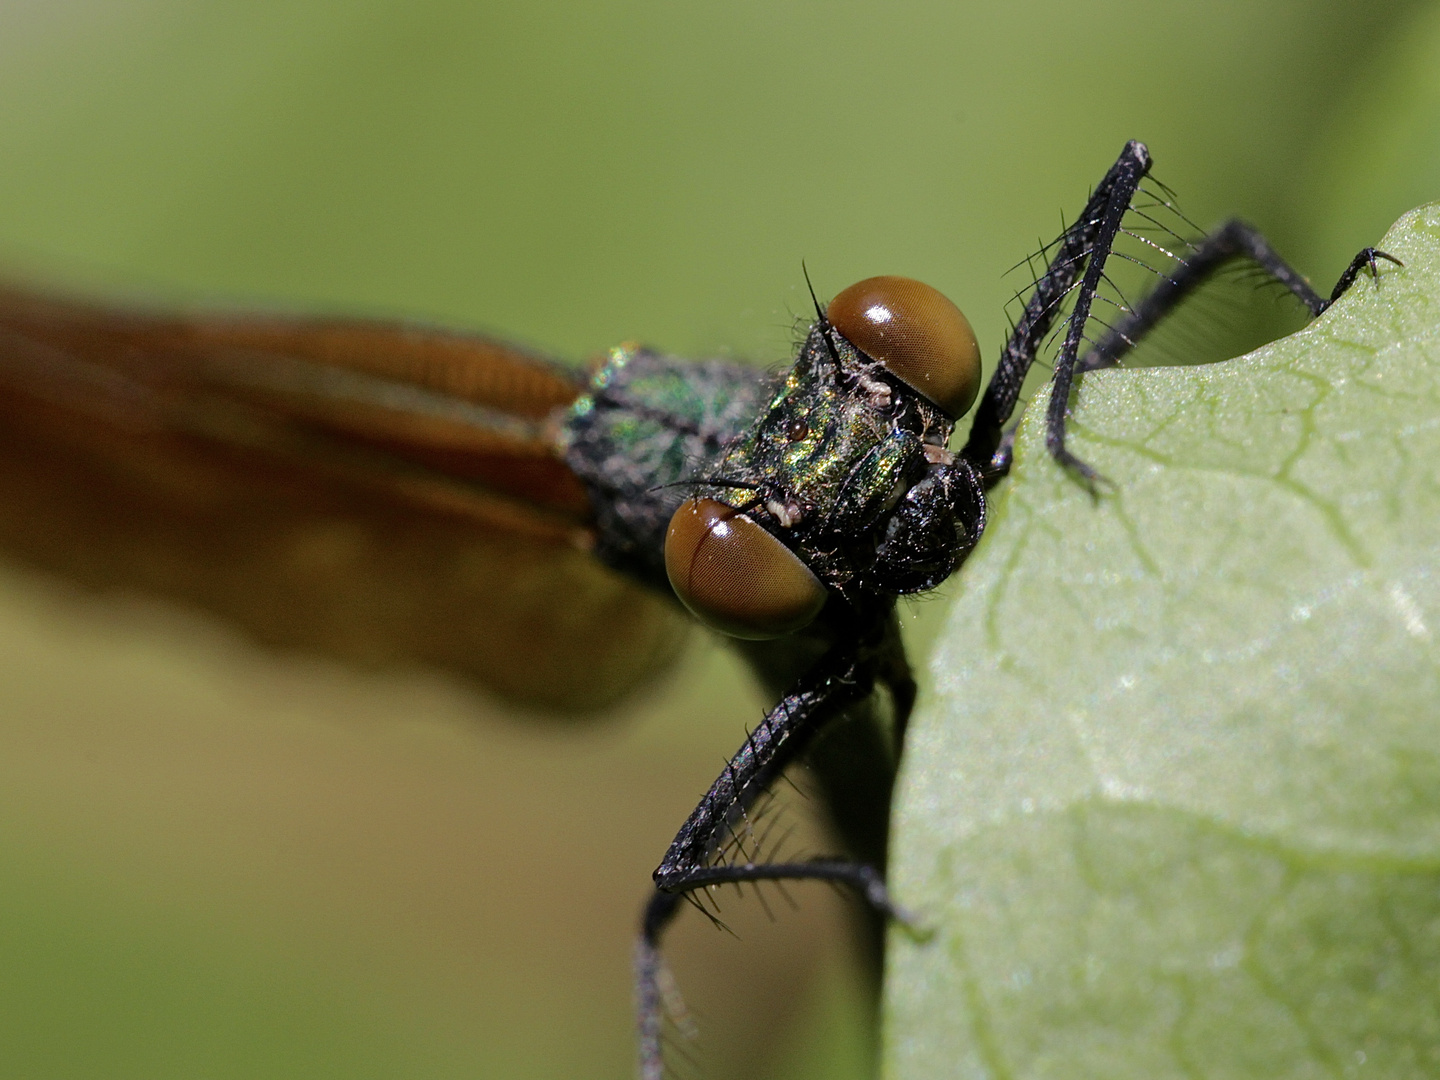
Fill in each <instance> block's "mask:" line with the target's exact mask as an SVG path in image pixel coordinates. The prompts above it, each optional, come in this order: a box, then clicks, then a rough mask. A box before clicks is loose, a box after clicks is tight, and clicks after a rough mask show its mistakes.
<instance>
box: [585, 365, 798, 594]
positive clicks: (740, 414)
mask: <svg viewBox="0 0 1440 1080" xmlns="http://www.w3.org/2000/svg"><path fill="white" fill-rule="evenodd" d="M776 381H777V380H776V377H775V376H774V375H770V374H767V373H766V372H764V371H759V370H757V369H755V368H753V367H749V366H746V365H744V364H737V363H734V362H732V361H725V360H707V361H700V362H695V361H690V360H681V359H678V358H677V357H673V356H662V355H660V354H658V353H654V352H651V351H650V350H648V349H642V348H639V347H638V346H634V345H625V346H621V347H619V348H616V349H613V350H611V353H610V357H609V359H608V361H607V362H606V363H605V365H604V366H603V367H601V368H600V370H599V371H597V372H596V373H595V376H594V378H593V379H592V380H591V383H590V388H589V392H588V393H586V394H585V395H584V396H583V397H581V398H580V399H579V400H577V401H576V402H575V404H574V405H573V406H571V408H570V410H569V413H568V414H567V416H566V417H565V420H564V423H563V426H562V432H561V442H562V446H563V450H564V454H565V460H566V463H567V464H568V465H569V466H570V468H571V469H572V470H573V471H574V472H575V474H576V475H577V476H579V477H580V479H581V480H583V481H584V482H585V485H586V487H587V488H589V490H590V496H591V502H592V503H593V504H594V507H595V516H596V526H597V529H596V531H597V541H596V551H595V554H596V555H597V556H598V557H599V558H600V559H601V560H603V561H604V562H606V563H608V564H610V565H611V566H614V567H615V568H617V569H619V570H622V571H624V572H626V573H629V574H632V575H634V576H636V577H639V578H640V579H641V580H643V581H646V582H648V583H649V584H651V585H653V586H654V587H655V588H658V589H662V590H665V591H669V587H670V586H669V583H668V581H667V580H666V577H665V558H664V547H665V530H666V528H667V527H668V526H669V524H670V517H671V515H672V514H674V512H675V509H676V507H678V506H679V505H680V503H681V502H682V501H684V499H685V498H686V497H687V496H689V495H690V494H691V489H690V487H689V486H688V485H686V484H685V483H684V481H687V480H690V479H692V478H694V477H697V476H707V475H713V472H714V467H715V462H716V461H717V460H718V459H719V458H720V457H721V456H722V455H723V454H724V452H725V450H726V448H727V447H728V446H730V445H731V444H732V443H734V442H735V441H736V440H737V439H739V438H740V437H741V436H742V435H743V434H744V432H745V431H746V430H747V429H748V428H749V427H750V426H751V425H753V424H754V422H755V418H756V417H757V416H758V415H759V414H760V413H761V411H762V410H763V409H764V406H765V401H766V399H767V398H769V396H770V395H771V394H772V393H773V392H774V390H775V385H776Z"/></svg>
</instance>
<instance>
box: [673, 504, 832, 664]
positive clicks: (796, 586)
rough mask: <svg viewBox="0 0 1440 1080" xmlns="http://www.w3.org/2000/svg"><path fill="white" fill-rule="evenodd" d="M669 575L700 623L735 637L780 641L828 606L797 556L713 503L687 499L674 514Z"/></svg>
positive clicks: (742, 517)
mask: <svg viewBox="0 0 1440 1080" xmlns="http://www.w3.org/2000/svg"><path fill="white" fill-rule="evenodd" d="M665 572H666V573H667V574H668V575H669V576H670V585H671V587H672V588H673V589H674V590H675V595H676V596H678V597H680V600H681V602H682V603H684V605H685V606H686V607H687V608H689V609H690V610H691V611H692V612H694V613H695V615H696V617H697V618H699V619H700V620H701V621H702V622H704V623H706V624H707V625H709V626H712V627H714V628H715V629H716V630H719V631H721V632H722V633H726V634H730V635H731V636H733V637H740V638H772V637H780V636H781V635H782V634H788V633H790V631H792V630H798V629H800V627H802V626H804V625H805V624H806V623H808V622H810V621H811V620H812V619H814V618H815V616H816V615H818V614H820V609H821V608H822V607H824V606H825V596H826V593H825V586H824V585H822V584H821V583H820V579H819V578H817V577H816V576H815V575H814V574H812V573H811V572H810V568H809V567H808V566H806V565H805V564H804V563H803V562H801V561H800V558H799V557H798V556H797V555H796V554H795V553H794V552H793V551H791V550H790V549H789V548H787V547H786V546H785V545H784V544H782V543H781V542H780V541H779V540H777V539H775V537H773V536H771V535H770V534H769V533H768V532H766V531H765V530H764V529H763V528H761V527H760V526H759V525H757V524H755V522H753V521H751V520H750V519H749V518H748V517H746V516H745V515H744V514H742V513H740V511H738V510H736V509H735V508H734V507H733V506H726V505H725V504H724V503H722V502H718V501H717V500H715V499H688V500H686V501H685V502H684V503H682V504H681V506H680V509H678V510H676V511H675V516H674V517H672V518H671V519H670V528H669V530H668V531H667V532H666V533H665Z"/></svg>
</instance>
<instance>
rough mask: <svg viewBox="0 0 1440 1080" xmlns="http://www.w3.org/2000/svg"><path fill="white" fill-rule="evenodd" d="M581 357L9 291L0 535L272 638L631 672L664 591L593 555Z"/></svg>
mask: <svg viewBox="0 0 1440 1080" xmlns="http://www.w3.org/2000/svg"><path fill="white" fill-rule="evenodd" d="M580 387H581V383H580V381H579V379H578V377H577V376H576V375H574V374H572V373H571V372H569V371H567V370H565V369H564V368H562V367H560V366H558V365H554V364H550V363H548V362H546V361H544V360H542V359H540V358H538V357H536V356H533V355H531V354H529V353H526V352H524V351H522V350H519V349H515V348H512V347H510V346H506V345H503V344H500V343H497V342H494V341H491V340H488V339H485V338H479V337H474V336H467V335H461V334H455V333H449V332H444V331H436V330H424V329H420V328H416V327H413V326H407V325H403V324H390V323H380V322H364V321H358V320H357V321H344V320H318V319H317V320H306V319H279V318H270V317H245V316H240V317H176V316H170V315H152V314H146V313H140V312H134V311H123V310H112V309H107V308H102V307H98V306H91V305H86V304H82V303H76V302H73V301H64V300H57V299H53V298H50V297H45V296H41V295H37V294H34V293H28V292H24V291H21V290H17V289H0V424H3V432H0V504H3V505H0V545H3V546H5V547H6V548H8V549H9V550H10V551H12V552H13V553H15V554H18V555H20V556H22V557H24V558H26V559H27V560H29V561H32V562H35V563H39V564H41V565H43V566H45V567H47V568H49V569H52V570H58V571H60V572H62V573H65V574H68V575H69V576H71V577H73V578H76V579H79V580H81V581H84V582H86V583H88V584H91V585H95V586H100V587H109V586H116V585H126V586H139V587H142V588H146V589H150V590H155V591H159V592H162V593H164V594H166V595H170V596H172V597H177V598H180V599H183V600H186V601H189V602H192V603H199V604H201V605H203V606H204V607H206V608H208V609H210V610H211V611H214V612H216V613H218V614H220V615H222V616H225V617H227V618H230V619H232V620H235V621H237V622H239V623H240V624H242V625H243V626H245V627H246V628H247V629H248V630H250V631H251V632H252V633H254V634H256V635H257V636H258V637H260V638H261V639H263V640H265V641H268V642H272V643H277V644H284V645H294V646H301V647H307V648H316V649H320V650H323V651H325V652H327V653H330V654H333V655H338V656H341V657H343V658H346V659H351V660H361V661H366V662H375V663H388V662H396V661H413V660H422V661H426V662H431V663H440V664H443V665H445V666H447V667H451V668H454V669H457V670H459V671H462V672H464V673H467V674H469V675H472V676H475V677H478V678H479V679H480V680H481V681H483V682H484V683H486V684H487V685H488V686H490V687H491V688H492V689H496V690H499V691H500V692H502V693H505V694H507V695H510V696H513V697H517V698H521V699H523V700H526V701H530V702H533V703H536V704H540V705H545V706H550V707H558V708H563V709H580V708H588V707H593V706H596V705H600V704H604V703H606V702H608V701H610V700H613V699H614V698H616V697H618V696H620V695H621V694H623V693H624V692H625V691H626V690H627V689H629V688H630V687H631V686H632V685H633V684H634V683H636V682H638V681H640V680H642V679H643V678H645V677H646V676H647V675H648V674H650V673H651V672H652V671H653V670H654V669H656V668H657V667H659V666H661V665H663V663H664V662H666V660H668V658H669V656H670V655H671V654H673V652H674V651H675V642H676V641H677V640H678V639H679V637H680V635H678V634H677V633H676V617H675V616H674V615H673V613H672V611H671V610H670V608H671V605H669V604H668V603H667V602H665V601H663V600H662V599H661V598H658V597H655V596H653V595H651V594H650V593H648V592H646V591H645V590H643V589H642V588H641V587H639V586H637V585H634V584H632V583H630V582H628V581H625V580H623V579H621V578H619V577H617V576H616V575H614V574H612V573H611V572H609V571H608V570H606V569H605V568H603V567H601V566H600V565H599V564H598V563H596V562H595V561H594V560H593V559H591V558H590V557H589V556H588V555H586V554H585V553H584V550H583V549H584V547H585V545H586V543H587V541H588V539H589V517H590V508H589V505H588V502H587V499H586V495H585V492H584V490H583V489H582V488H581V486H580V485H579V483H578V481H576V480H575V478H574V477H573V475H571V474H570V472H569V470H568V469H566V468H565V466H564V464H563V462H562V461H560V459H559V457H558V455H557V452H556V449H555V441H554V437H553V427H554V424H555V422H556V410H558V409H561V408H563V407H564V406H566V405H568V404H569V403H570V402H571V401H572V400H573V399H574V397H575V396H576V395H577V394H578V393H579V390H580Z"/></svg>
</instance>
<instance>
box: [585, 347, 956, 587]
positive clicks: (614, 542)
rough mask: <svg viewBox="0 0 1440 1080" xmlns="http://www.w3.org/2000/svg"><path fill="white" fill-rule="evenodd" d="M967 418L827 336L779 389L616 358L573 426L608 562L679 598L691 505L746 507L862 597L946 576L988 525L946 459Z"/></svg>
mask: <svg viewBox="0 0 1440 1080" xmlns="http://www.w3.org/2000/svg"><path fill="white" fill-rule="evenodd" d="M952 426H953V421H952V420H951V419H950V418H949V417H948V416H946V415H945V414H944V413H943V412H942V411H941V410H940V409H939V408H938V407H937V406H935V405H934V404H933V403H931V402H930V401H928V400H926V399H925V398H924V397H923V396H922V395H920V394H919V393H917V392H916V391H915V390H913V389H911V388H910V387H908V386H906V385H905V384H904V383H902V382H901V381H900V380H898V379H896V378H895V377H894V376H892V375H891V374H890V373H889V372H887V371H886V370H885V369H884V368H883V367H882V366H881V365H880V364H879V363H878V362H876V361H874V360H872V359H871V358H869V357H868V356H866V355H865V354H864V353H861V352H860V351H859V350H857V349H856V348H855V347H854V346H852V345H851V344H850V343H849V342H848V341H846V340H845V339H844V338H843V337H842V336H841V335H840V334H838V333H836V332H835V331H833V330H832V329H830V328H829V327H824V328H822V327H820V326H818V325H817V326H816V327H813V328H812V329H811V330H810V332H809V334H808V336H807V337H806V339H805V342H804V343H803V344H802V345H801V347H800V353H799V356H798V357H797V359H796V361H795V364H794V366H793V367H792V368H791V369H790V371H789V372H788V373H787V374H786V375H785V376H784V377H783V378H777V377H776V376H773V375H766V374H764V373H762V372H757V371H756V370H755V369H754V368H751V367H746V366H744V365H741V364H736V363H732V362H728V361H721V360H711V361H702V362H699V363H694V362H687V361H684V360H678V359H676V358H674V357H668V356H661V355H659V354H656V353H653V352H650V351H648V350H645V349H640V348H636V347H633V346H627V347H623V348H620V349H616V350H615V351H614V352H613V353H612V354H611V357H610V360H609V362H608V363H607V364H606V365H605V366H604V367H603V368H602V369H601V370H600V371H599V372H598V373H597V374H596V376H595V377H594V379H593V381H592V383H591V387H590V391H589V393H587V394H586V395H585V396H584V397H582V398H580V399H579V400H578V401H577V402H576V403H575V405H574V406H572V407H571V409H570V410H569V413H568V414H567V416H566V417H565V420H564V424H563V429H562V436H561V439H562V444H563V448H564V453H565V460H566V462H567V463H568V464H569V465H570V468H571V469H572V470H573V471H574V472H575V474H576V475H577V476H579V477H580V478H581V479H582V480H583V481H584V482H585V484H586V486H587V487H588V488H589V490H590V493H591V499H592V502H593V503H594V506H595V512H596V519H597V520H596V524H597V542H596V554H597V555H598V556H599V557H600V558H601V559H602V560H604V561H605V562H607V563H609V564H610V565H612V566H615V567H616V568H618V569H620V570H623V571H625V572H626V573H629V574H632V575H634V576H637V577H639V578H641V579H642V580H645V581H648V582H650V583H651V584H653V585H654V586H655V587H657V588H661V589H667V588H668V585H667V581H666V577H665V563H664V543H665V530H666V528H667V527H668V525H669V522H670V517H671V515H672V514H673V513H674V512H675V509H676V508H677V507H678V506H679V505H680V503H681V502H682V501H683V500H684V499H686V498H688V497H691V496H708V497H710V498H714V499H718V500H720V501H722V502H725V503H727V504H729V505H731V506H734V507H736V508H737V509H740V510H743V511H744V512H745V513H746V514H747V515H748V516H749V517H750V518H751V519H753V520H754V521H755V522H757V523H758V524H759V525H760V526H761V527H763V528H765V529H766V530H768V531H769V532H770V533H772V534H773V535H775V536H776V537H778V538H779V539H780V540H781V541H782V542H783V543H785V544H786V545H787V546H788V547H790V549H791V550H793V551H794V552H795V553H796V554H797V555H799V556H800V558H801V559H803V560H804V561H805V563H806V564H807V565H808V566H809V567H810V568H811V570H812V571H814V573H815V574H816V576H818V577H819V578H820V579H821V580H822V581H824V582H825V584H826V585H828V586H829V587H830V588H831V589H833V590H835V591H836V592H837V593H839V594H840V595H841V596H843V597H846V598H847V599H848V600H851V601H853V600H855V599H857V598H858V597H859V595H860V594H862V593H871V594H875V595H890V596H893V595H895V594H897V593H905V592H915V591H918V590H921V589H928V588H931V587H933V586H934V585H936V584H938V583H939V582H940V581H942V580H944V578H945V577H946V576H948V575H949V573H950V572H951V570H953V569H954V567H955V565H956V564H957V563H958V562H959V560H960V558H962V557H963V556H964V553H965V552H967V551H968V550H969V549H970V547H971V546H973V544H974V542H975V540H976V539H977V538H978V536H979V532H980V529H981V527H982V526H983V522H984V495H983V491H982V487H981V484H980V481H979V477H978V474H975V473H974V470H973V469H971V468H970V466H968V465H966V464H965V463H963V462H960V461H956V460H954V459H952V458H951V456H950V454H949V453H948V452H947V451H946V450H945V443H946V441H947V440H948V439H949V437H950V431H951V428H952Z"/></svg>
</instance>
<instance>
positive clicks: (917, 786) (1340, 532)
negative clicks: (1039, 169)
mask: <svg viewBox="0 0 1440 1080" xmlns="http://www.w3.org/2000/svg"><path fill="white" fill-rule="evenodd" d="M1380 246H1381V247H1383V248H1384V249H1385V250H1387V251H1389V252H1392V253H1394V254H1395V255H1396V256H1398V257H1399V258H1400V259H1402V260H1404V262H1405V266H1404V268H1403V269H1402V268H1395V267H1385V268H1384V269H1383V270H1382V271H1381V279H1380V281H1379V282H1378V283H1377V282H1374V281H1372V280H1371V279H1370V278H1369V277H1368V276H1365V277H1362V278H1361V279H1360V281H1359V282H1358V283H1357V284H1356V286H1355V287H1354V288H1352V289H1351V290H1350V292H1349V293H1348V294H1347V295H1346V296H1345V297H1344V298H1342V299H1341V301H1340V302H1338V303H1337V304H1336V305H1335V306H1334V307H1333V308H1332V309H1331V310H1330V311H1328V312H1327V313H1326V314H1325V315H1324V316H1322V317H1321V318H1320V319H1318V320H1316V321H1315V322H1314V323H1313V324H1312V325H1311V326H1309V327H1308V328H1306V329H1305V330H1303V331H1301V332H1300V333H1298V334H1296V335H1294V336H1292V337H1289V338H1286V339H1284V340H1281V341H1278V342H1276V343H1274V344H1272V345H1269V346H1267V347H1265V348H1263V349H1261V350H1259V351H1257V352H1255V353H1252V354H1250V355H1248V356H1245V357H1241V358H1239V359H1236V360H1232V361H1228V362H1226V363H1223V364H1217V365H1211V366H1206V367H1192V368H1157V369H1149V370H1130V371H1126V370H1116V371H1107V372H1101V373H1096V374H1093V375H1089V376H1086V377H1085V379H1084V380H1083V385H1082V386H1081V388H1080V390H1079V393H1078V396H1077V399H1076V401H1075V402H1074V403H1073V405H1072V408H1073V418H1074V419H1073V426H1072V428H1071V430H1072V432H1073V435H1074V440H1073V448H1074V449H1075V450H1076V452H1077V453H1078V454H1079V455H1080V457H1081V458H1083V459H1084V460H1087V461H1089V462H1090V463H1092V464H1093V465H1095V466H1096V467H1097V468H1098V469H1099V470H1100V471H1101V472H1102V473H1103V474H1104V475H1105V476H1107V477H1108V478H1110V480H1112V481H1113V483H1114V487H1113V489H1109V490H1106V491H1105V492H1103V493H1102V495H1101V496H1100V497H1099V499H1098V500H1094V499H1092V498H1091V497H1090V496H1089V495H1088V494H1087V493H1086V491H1085V490H1084V489H1083V488H1082V487H1081V485H1079V484H1078V483H1076V482H1075V481H1074V480H1073V479H1071V478H1070V477H1068V476H1067V475H1066V474H1065V473H1063V472H1062V471H1061V470H1060V469H1059V468H1058V467H1057V466H1055V465H1054V463H1053V462H1052V461H1051V460H1050V458H1049V457H1048V455H1047V454H1046V453H1045V449H1044V432H1043V415H1044V407H1043V401H1040V402H1037V403H1036V404H1035V406H1034V407H1032V408H1030V409H1029V411H1028V413H1027V415H1026V418H1025V421H1024V424H1023V425H1022V428H1021V433H1020V438H1019V441H1018V445H1017V457H1016V467H1015V469H1014V471H1013V473H1012V475H1011V478H1010V480H1009V481H1008V482H1007V485H1006V486H1005V487H1004V488H1003V489H1001V491H999V492H997V499H996V505H995V506H994V507H993V517H992V520H991V524H990V527H989V529H988V531H987V533H986V536H985V539H984V541H983V543H982V545H981V547H980V548H979V549H978V550H977V551H976V553H975V555H974V556H973V557H972V558H971V560H970V562H969V563H968V564H967V565H966V567H965V569H964V571H963V572H962V575H961V587H960V590H959V595H958V596H957V598H956V601H955V604H954V607H953V609H952V611H951V613H950V618H949V623H948V625H947V627H946V630H945V633H944V635H943V637H942V639H941V642H940V644H939V647H938V648H937V650H936V653H935V657H934V663H933V669H932V678H933V680H934V684H935V688H934V691H933V693H931V694H930V695H928V697H927V698H926V700H925V701H924V703H923V707H922V710H921V712H920V713H919V715H917V717H916V718H915V720H914V722H913V724H912V727H911V731H910V734H909V736H908V740H907V747H906V754H905V763H904V767H903V774H902V778H901V786H900V792H899V795H898V802H897V808H896V823H895V829H896V832H895V839H894V852H895V853H894V857H893V864H892V878H891V880H892V884H893V886H894V888H895V890H896V892H897V895H898V896H899V898H900V899H901V900H902V901H903V902H904V903H905V904H907V905H909V906H910V907H912V908H913V909H915V910H916V911H918V912H919V913H920V916H921V919H922V921H923V923H924V924H925V926H926V927H927V928H929V929H930V930H932V931H933V934H932V935H931V936H930V938H929V939H928V940H925V941H916V940H914V939H912V938H910V937H908V936H907V935H905V934H904V933H903V932H899V931H897V932H895V933H893V934H892V941H891V943H892V946H893V948H892V951H891V960H890V969H889V971H888V973H887V980H888V981H887V1004H886V1039H885V1041H886V1050H885V1055H886V1058H885V1065H886V1075H887V1076H889V1077H892V1078H895V1080H920V1078H932V1077H933V1078H940V1077H945V1078H953V1077H977V1078H978V1077H1004V1078H1022V1077H1023V1078H1026V1080H1031V1078H1037V1080H1038V1078H1049V1077H1055V1078H1060V1077H1064V1078H1066V1080H1077V1078H1084V1077H1097V1078H1098V1077H1105V1078H1124V1077H1131V1076H1133V1077H1137V1078H1138V1077H1144V1078H1146V1080H1163V1078H1168V1077H1175V1078H1181V1077H1185V1078H1194V1077H1227V1078H1232V1077H1233V1078H1242V1077H1255V1078H1257V1080H1258V1078H1261V1077H1263V1078H1265V1080H1288V1078H1296V1080H1299V1078H1302V1077H1303V1078H1309V1077H1322V1076H1325V1077H1329V1076H1348V1075H1352V1073H1353V1074H1355V1075H1360V1074H1363V1073H1373V1075H1377V1076H1386V1077H1402V1076H1412V1075H1413V1076H1417V1077H1418V1076H1422V1075H1435V1074H1436V1072H1437V1070H1440V980H1437V978H1436V972H1437V971H1440V649H1437V644H1436V640H1435V635H1436V633H1437V632H1440V575H1437V573H1436V568H1437V565H1440V558H1437V556H1440V205H1432V206H1429V207H1424V208H1421V209H1420V210H1417V211H1414V212H1412V213H1411V214H1409V215H1407V216H1406V217H1405V218H1403V219H1402V220H1401V221H1400V222H1399V223H1398V224H1397V225H1396V226H1395V227H1394V229H1392V230H1391V232H1390V233H1389V234H1388V235H1387V236H1386V237H1385V239H1384V241H1383V242H1382V244H1381V245H1380ZM1357 1070H1358V1071H1357Z"/></svg>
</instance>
